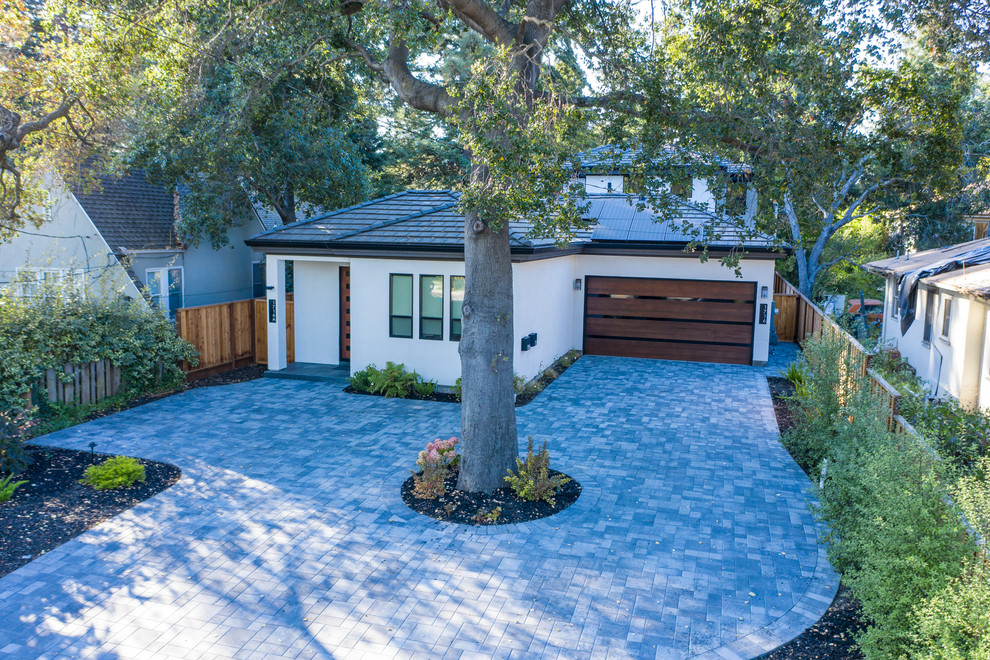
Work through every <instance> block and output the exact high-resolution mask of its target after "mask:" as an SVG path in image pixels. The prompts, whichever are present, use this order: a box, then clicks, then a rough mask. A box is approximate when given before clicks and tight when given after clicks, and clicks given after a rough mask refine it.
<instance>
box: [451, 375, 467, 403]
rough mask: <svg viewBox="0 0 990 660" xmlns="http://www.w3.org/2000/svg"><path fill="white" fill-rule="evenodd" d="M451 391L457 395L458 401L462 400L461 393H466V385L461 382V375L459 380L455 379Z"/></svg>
mask: <svg viewBox="0 0 990 660" xmlns="http://www.w3.org/2000/svg"><path fill="white" fill-rule="evenodd" d="M450 391H451V392H453V393H454V396H456V397H457V400H458V401H460V400H461V395H462V394H464V386H463V385H462V383H461V378H460V376H458V377H457V380H455V381H454V386H453V387H451V388H450Z"/></svg>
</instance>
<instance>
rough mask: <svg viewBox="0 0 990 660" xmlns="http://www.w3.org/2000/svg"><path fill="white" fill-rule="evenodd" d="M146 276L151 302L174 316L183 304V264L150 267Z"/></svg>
mask: <svg viewBox="0 0 990 660" xmlns="http://www.w3.org/2000/svg"><path fill="white" fill-rule="evenodd" d="M145 276H146V278H147V279H146V285H147V287H148V296H149V297H150V298H151V304H152V305H154V306H155V307H158V308H159V309H163V310H165V311H166V312H167V313H168V315H169V318H174V317H175V310H177V309H181V308H182V304H183V300H182V298H183V286H182V266H177V267H173V268H149V269H148V270H147V271H145Z"/></svg>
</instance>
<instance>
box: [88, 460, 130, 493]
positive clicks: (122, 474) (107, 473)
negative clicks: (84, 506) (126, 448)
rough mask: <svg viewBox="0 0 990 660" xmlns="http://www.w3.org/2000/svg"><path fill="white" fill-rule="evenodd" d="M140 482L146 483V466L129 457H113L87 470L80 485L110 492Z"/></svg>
mask: <svg viewBox="0 0 990 660" xmlns="http://www.w3.org/2000/svg"><path fill="white" fill-rule="evenodd" d="M138 481H140V482H142V483H143V482H144V466H143V465H141V464H140V463H138V462H137V459H134V458H131V457H129V456H113V457H111V458H108V459H107V460H105V461H103V462H102V463H100V464H99V465H91V466H89V467H88V468H86V472H85V476H84V477H83V478H82V479H81V480H80V481H79V483H81V484H86V485H87V486H92V487H93V488H95V489H96V490H110V489H112V488H127V487H128V486H133V485H134V484H135V483H136V482H138Z"/></svg>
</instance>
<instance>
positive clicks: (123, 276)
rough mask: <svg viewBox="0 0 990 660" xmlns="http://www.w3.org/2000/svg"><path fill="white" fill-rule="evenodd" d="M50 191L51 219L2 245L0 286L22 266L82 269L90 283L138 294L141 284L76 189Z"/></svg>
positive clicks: (107, 288)
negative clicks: (115, 253) (116, 254)
mask: <svg viewBox="0 0 990 660" xmlns="http://www.w3.org/2000/svg"><path fill="white" fill-rule="evenodd" d="M50 195H51V202H52V204H51V207H50V209H49V212H50V219H49V221H48V222H46V223H45V224H43V225H42V226H41V227H40V228H37V227H34V226H30V227H26V228H25V229H24V231H23V232H22V233H20V234H18V235H17V236H16V237H15V238H14V239H13V240H12V241H10V242H8V243H4V244H3V245H2V246H0V288H3V287H5V286H7V284H8V283H9V282H11V281H13V280H14V278H15V277H16V275H17V269H18V268H20V267H33V268H59V269H82V270H85V271H86V272H87V273H88V275H89V283H90V287H93V286H100V287H102V288H103V289H105V292H107V293H120V294H123V295H126V296H128V297H131V298H134V297H137V296H138V295H139V293H138V290H137V287H136V286H134V285H133V283H132V282H131V279H130V277H128V275H127V273H126V271H125V270H124V269H123V268H122V267H121V266H120V264H119V262H118V261H117V259H116V257H114V256H113V254H112V253H111V250H110V246H108V245H107V243H106V241H104V240H103V237H102V236H101V235H100V233H99V232H98V231H97V230H96V227H95V226H94V225H93V221H92V220H90V218H89V216H88V215H86V211H85V210H84V209H83V208H82V206H81V205H80V204H79V202H78V201H76V198H75V197H74V196H73V195H72V193H71V192H70V191H67V190H65V189H63V188H61V187H53V188H52V189H51V190H50Z"/></svg>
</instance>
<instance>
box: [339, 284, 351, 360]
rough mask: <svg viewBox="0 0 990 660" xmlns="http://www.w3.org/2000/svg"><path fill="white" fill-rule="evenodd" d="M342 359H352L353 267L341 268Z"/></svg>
mask: <svg viewBox="0 0 990 660" xmlns="http://www.w3.org/2000/svg"><path fill="white" fill-rule="evenodd" d="M340 359H341V360H350V359H351V269H350V268H349V267H347V266H341V268H340Z"/></svg>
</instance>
